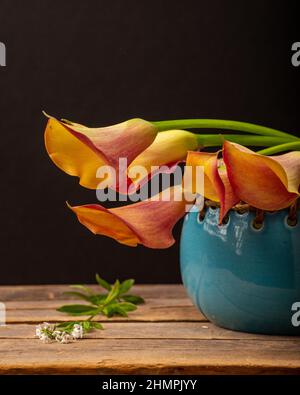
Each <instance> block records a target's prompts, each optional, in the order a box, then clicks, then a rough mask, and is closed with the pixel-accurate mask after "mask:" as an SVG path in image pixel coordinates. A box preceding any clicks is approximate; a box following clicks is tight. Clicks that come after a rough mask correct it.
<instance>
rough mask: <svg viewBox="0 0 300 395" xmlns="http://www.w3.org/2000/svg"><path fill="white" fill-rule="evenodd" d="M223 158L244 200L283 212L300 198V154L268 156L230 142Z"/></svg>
mask: <svg viewBox="0 0 300 395" xmlns="http://www.w3.org/2000/svg"><path fill="white" fill-rule="evenodd" d="M223 158H224V162H225V164H226V168H227V172H228V177H229V180H230V183H231V185H232V187H233V189H234V191H235V193H236V194H237V195H238V196H239V198H240V199H241V200H243V201H244V202H246V203H248V204H250V205H251V206H254V207H257V208H259V209H262V210H270V211H273V210H280V209H283V208H286V207H288V206H290V205H291V204H292V203H293V202H294V201H295V199H297V197H298V196H299V183H300V152H298V151H297V152H290V153H287V154H283V155H278V156H270V157H268V156H264V155H260V154H257V153H255V152H253V151H251V150H250V149H248V148H245V147H243V146H241V145H239V144H235V143H231V142H229V141H226V142H225V143H224V145H223Z"/></svg>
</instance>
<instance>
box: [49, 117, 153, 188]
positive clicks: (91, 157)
mask: <svg viewBox="0 0 300 395" xmlns="http://www.w3.org/2000/svg"><path fill="white" fill-rule="evenodd" d="M157 132H158V131H157V129H156V128H155V127H154V126H153V125H152V124H151V123H150V122H147V121H144V120H142V119H138V118H136V119H131V120H129V121H126V122H123V123H120V124H117V125H113V126H108V127H103V128H88V127H86V126H83V125H80V124H77V123H71V122H68V123H66V122H62V121H59V120H57V119H55V118H52V117H50V118H49V120H48V123H47V127H46V131H45V145H46V149H47V152H48V154H49V156H50V158H51V159H52V160H53V162H54V163H55V164H56V165H57V166H58V167H59V168H60V169H62V170H63V171H65V172H66V173H67V174H70V175H72V176H77V177H79V178H80V184H81V185H82V186H84V187H87V188H90V189H96V188H97V185H98V184H99V181H100V180H99V179H97V178H96V173H97V170H98V168H99V167H100V166H103V165H109V166H112V167H113V168H115V169H118V163H119V158H126V159H127V163H128V165H129V164H130V163H131V162H132V161H133V160H134V159H135V158H136V157H137V156H138V155H139V154H140V153H141V152H143V151H144V150H145V149H146V148H147V147H148V146H149V145H151V144H152V142H153V141H154V139H155V137H156V135H157Z"/></svg>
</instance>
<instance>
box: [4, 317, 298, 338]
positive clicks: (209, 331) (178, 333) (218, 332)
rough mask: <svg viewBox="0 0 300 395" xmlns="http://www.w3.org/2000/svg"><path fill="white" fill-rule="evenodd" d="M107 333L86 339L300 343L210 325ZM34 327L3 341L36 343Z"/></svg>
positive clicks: (132, 327)
mask: <svg viewBox="0 0 300 395" xmlns="http://www.w3.org/2000/svg"><path fill="white" fill-rule="evenodd" d="M103 326H104V330H102V331H100V330H97V331H93V332H90V333H88V334H86V335H85V338H86V339H190V340H191V339H202V340H203V339H207V340H208V339H213V340H217V339H219V340H241V339H242V340H243V339H244V340H256V341H258V342H259V341H262V340H264V341H280V342H285V341H287V342H289V341H297V340H298V341H299V337H295V336H268V335H255V334H251V333H242V332H234V331H229V330H226V329H223V328H219V327H217V326H215V325H213V324H211V323H209V322H204V323H201V322H172V323H170V322H167V323H166V322H155V323H152V322H147V323H144V322H137V323H132V322H124V323H119V322H113V323H112V322H106V323H104V325H103ZM34 334H35V325H34V324H12V325H7V326H4V327H0V339H33V338H34Z"/></svg>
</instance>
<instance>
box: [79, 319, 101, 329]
mask: <svg viewBox="0 0 300 395" xmlns="http://www.w3.org/2000/svg"><path fill="white" fill-rule="evenodd" d="M81 325H82V327H83V330H84V332H89V331H91V330H92V329H103V326H102V325H101V324H100V323H99V322H94V321H83V322H82V323H81Z"/></svg>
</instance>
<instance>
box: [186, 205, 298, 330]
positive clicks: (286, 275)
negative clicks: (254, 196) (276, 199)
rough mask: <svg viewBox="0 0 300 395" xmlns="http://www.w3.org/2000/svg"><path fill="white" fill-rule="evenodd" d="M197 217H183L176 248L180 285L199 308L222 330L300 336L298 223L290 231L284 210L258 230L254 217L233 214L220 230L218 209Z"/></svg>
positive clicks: (268, 217)
mask: <svg viewBox="0 0 300 395" xmlns="http://www.w3.org/2000/svg"><path fill="white" fill-rule="evenodd" d="M198 214H199V213H198V212H196V211H191V212H190V213H188V214H187V215H186V217H185V220H184V224H183V230H182V235H181V245H180V261H181V274H182V280H183V284H184V286H185V288H186V290H187V292H188V294H189V295H190V297H191V299H192V300H193V302H194V304H195V305H196V306H197V307H198V309H199V310H200V311H201V312H202V313H203V314H204V316H205V317H206V318H207V319H208V320H210V321H211V322H213V323H214V324H216V325H219V326H221V327H223V328H228V329H231V330H237V331H243V332H252V333H262V334H272V335H281V334H282V335H300V315H299V313H297V310H295V302H300V225H299V218H298V223H297V224H296V225H295V226H290V225H288V223H287V215H288V212H287V211H285V210H282V211H279V212H276V213H266V214H265V219H264V223H263V227H262V228H261V229H259V230H257V229H255V228H254V227H253V225H252V223H253V220H254V213H252V212H246V213H244V214H239V213H237V212H236V211H231V212H230V215H229V221H228V223H227V224H225V225H221V226H219V225H218V217H219V209H212V208H209V209H208V210H207V212H206V215H205V217H204V219H203V220H200V218H199V215H198ZM296 307H297V306H296ZM298 307H299V304H298ZM292 309H293V310H292ZM294 314H295V315H294ZM293 316H294V318H293V319H292V317H293ZM298 316H299V318H297V317H298ZM295 324H296V325H295Z"/></svg>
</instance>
